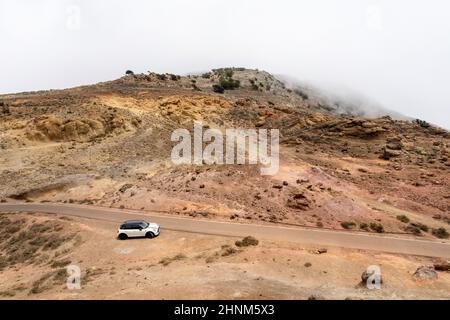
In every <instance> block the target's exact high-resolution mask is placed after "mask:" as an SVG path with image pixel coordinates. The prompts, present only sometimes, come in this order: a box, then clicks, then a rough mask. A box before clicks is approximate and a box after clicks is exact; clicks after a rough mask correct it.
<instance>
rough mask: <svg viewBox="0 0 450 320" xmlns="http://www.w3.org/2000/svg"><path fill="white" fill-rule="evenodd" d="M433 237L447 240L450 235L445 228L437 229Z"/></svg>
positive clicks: (433, 232) (433, 231)
mask: <svg viewBox="0 0 450 320" xmlns="http://www.w3.org/2000/svg"><path fill="white" fill-rule="evenodd" d="M431 233H432V234H433V236H435V237H436V238H439V239H447V238H448V237H449V233H448V231H447V230H446V229H445V228H437V229H433V230H432V231H431Z"/></svg>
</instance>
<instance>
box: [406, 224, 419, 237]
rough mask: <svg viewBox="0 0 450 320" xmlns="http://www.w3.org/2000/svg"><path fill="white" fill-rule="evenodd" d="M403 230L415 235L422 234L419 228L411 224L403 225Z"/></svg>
mask: <svg viewBox="0 0 450 320" xmlns="http://www.w3.org/2000/svg"><path fill="white" fill-rule="evenodd" d="M405 231H406V232H409V233H412V234H414V235H416V236H418V235H420V234H422V232H421V231H420V228H418V227H417V226H414V225H412V224H409V225H408V226H406V227H405Z"/></svg>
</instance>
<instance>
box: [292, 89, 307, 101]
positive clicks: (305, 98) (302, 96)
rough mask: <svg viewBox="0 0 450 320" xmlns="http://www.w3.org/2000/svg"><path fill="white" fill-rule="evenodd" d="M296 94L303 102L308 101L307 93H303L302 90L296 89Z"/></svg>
mask: <svg viewBox="0 0 450 320" xmlns="http://www.w3.org/2000/svg"><path fill="white" fill-rule="evenodd" d="M294 92H295V93H296V94H297V95H298V96H300V97H301V98H302V99H303V100H308V98H309V97H308V95H307V94H306V93H304V92H303V91H301V90H300V89H295V90H294Z"/></svg>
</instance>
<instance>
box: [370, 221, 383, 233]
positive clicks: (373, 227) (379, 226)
mask: <svg viewBox="0 0 450 320" xmlns="http://www.w3.org/2000/svg"><path fill="white" fill-rule="evenodd" d="M370 229H371V230H373V231H375V232H377V233H383V232H384V228H383V225H382V224H381V223H377V222H372V223H370Z"/></svg>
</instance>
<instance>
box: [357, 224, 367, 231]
mask: <svg viewBox="0 0 450 320" xmlns="http://www.w3.org/2000/svg"><path fill="white" fill-rule="evenodd" d="M359 228H360V229H361V230H365V231H369V225H368V224H367V223H365V222H362V223H361V224H360V225H359Z"/></svg>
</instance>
